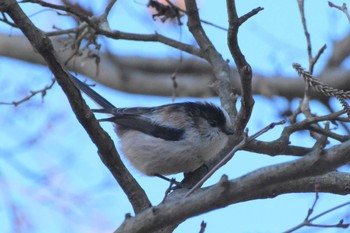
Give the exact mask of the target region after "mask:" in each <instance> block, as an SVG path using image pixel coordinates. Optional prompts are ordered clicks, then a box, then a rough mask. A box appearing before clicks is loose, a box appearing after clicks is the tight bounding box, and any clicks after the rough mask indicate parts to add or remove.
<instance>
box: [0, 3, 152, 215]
mask: <svg viewBox="0 0 350 233" xmlns="http://www.w3.org/2000/svg"><path fill="white" fill-rule="evenodd" d="M0 11H2V12H5V13H7V14H8V15H9V16H10V17H11V18H12V20H13V21H14V23H15V24H16V25H17V26H18V27H19V28H20V29H21V31H22V32H23V33H24V34H25V36H26V37H27V38H28V40H29V41H30V42H31V44H32V46H33V47H34V48H35V49H36V50H37V51H38V53H40V55H41V56H42V57H43V58H44V60H45V61H46V63H47V65H48V66H49V68H50V70H51V71H52V73H53V74H54V76H55V77H56V80H57V82H58V83H59V85H60V86H61V87H62V90H63V91H64V92H65V94H66V95H67V97H68V100H69V102H70V104H71V107H72V109H73V111H74V113H75V114H76V116H77V118H78V120H79V122H80V123H81V124H82V126H83V127H84V128H85V130H86V131H87V133H88V134H89V136H90V137H91V140H92V141H93V142H94V143H95V144H96V146H97V148H98V149H99V154H100V156H101V158H102V160H103V162H104V163H105V165H106V166H107V167H108V169H109V170H110V171H111V173H112V174H113V176H114V177H115V179H116V180H117V181H118V183H119V184H120V186H121V187H122V188H123V190H124V192H125V193H126V195H127V197H128V198H129V200H130V202H131V204H132V206H133V208H134V211H135V212H136V213H139V212H141V211H142V210H144V209H145V208H148V207H149V206H150V205H151V204H150V202H149V200H148V198H147V196H146V194H145V193H144V191H143V189H142V188H141V187H140V185H139V184H138V183H137V182H136V180H135V179H134V178H133V177H132V176H131V174H130V173H129V171H128V170H127V169H126V168H125V166H124V165H123V163H122V161H121V160H120V157H119V155H118V153H117V151H116V149H115V146H114V143H113V141H112V140H111V138H110V137H109V135H108V134H107V133H106V132H105V131H104V130H103V129H102V128H101V126H100V125H99V123H98V122H97V121H96V119H95V117H94V115H93V114H92V112H91V110H90V109H89V107H88V106H87V105H86V103H85V101H84V100H83V99H82V97H81V94H80V92H79V90H78V89H77V88H76V87H75V85H74V83H73V81H72V80H71V78H70V77H69V76H70V74H69V73H67V72H66V70H65V69H64V67H63V66H62V64H61V63H60V62H59V60H58V59H57V57H56V54H55V51H54V49H53V46H52V44H51V41H50V39H49V38H48V37H47V36H45V34H44V33H43V32H42V31H41V30H39V29H38V28H36V27H35V25H33V23H32V22H31V21H30V19H29V18H28V17H27V16H26V15H25V14H24V12H23V11H22V9H21V8H20V7H19V6H18V3H17V2H16V1H15V0H6V1H3V2H1V3H0Z"/></svg>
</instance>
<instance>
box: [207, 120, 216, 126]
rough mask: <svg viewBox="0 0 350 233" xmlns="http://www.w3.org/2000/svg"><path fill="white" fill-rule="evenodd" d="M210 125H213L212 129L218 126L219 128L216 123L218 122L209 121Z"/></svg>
mask: <svg viewBox="0 0 350 233" xmlns="http://www.w3.org/2000/svg"><path fill="white" fill-rule="evenodd" d="M209 125H211V127H216V126H218V124H217V122H216V121H213V120H211V121H209Z"/></svg>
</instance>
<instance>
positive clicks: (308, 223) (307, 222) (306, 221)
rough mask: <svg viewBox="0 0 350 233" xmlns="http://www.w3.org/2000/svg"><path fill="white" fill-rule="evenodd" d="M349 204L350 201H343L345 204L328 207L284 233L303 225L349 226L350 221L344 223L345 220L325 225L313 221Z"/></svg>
mask: <svg viewBox="0 0 350 233" xmlns="http://www.w3.org/2000/svg"><path fill="white" fill-rule="evenodd" d="M347 205H350V201H348V202H345V203H343V204H341V205H338V206H335V207H333V208H330V209H328V210H326V211H324V212H322V213H320V214H318V215H316V216H315V217H312V218H310V219H308V218H307V219H305V220H304V221H303V222H302V223H300V224H298V225H297V226H295V227H293V228H291V229H289V230H287V231H285V232H284V233H291V232H293V231H295V230H298V229H300V228H302V227H304V226H311V227H312V226H314V227H334V228H335V227H339V228H348V227H349V226H350V223H343V220H340V221H339V222H338V223H337V224H333V225H323V224H322V225H321V224H313V223H312V221H314V220H316V219H318V218H320V217H322V216H323V215H326V214H328V213H330V212H333V211H335V210H337V209H340V208H342V207H344V206H347ZM309 217H310V216H309Z"/></svg>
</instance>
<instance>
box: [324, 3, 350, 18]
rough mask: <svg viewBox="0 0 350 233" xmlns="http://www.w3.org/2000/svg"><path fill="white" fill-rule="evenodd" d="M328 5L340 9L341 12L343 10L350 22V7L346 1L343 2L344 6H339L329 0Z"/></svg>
mask: <svg viewBox="0 0 350 233" xmlns="http://www.w3.org/2000/svg"><path fill="white" fill-rule="evenodd" d="M328 6H330V7H334V8H336V9H338V10H340V11H341V12H343V13H344V14H345V15H346V17H347V18H348V21H349V22H350V14H349V11H348V8H347V6H346V3H343V5H342V6H338V5H335V4H334V3H332V2H330V1H328Z"/></svg>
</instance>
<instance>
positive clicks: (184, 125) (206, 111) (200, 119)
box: [72, 75, 233, 176]
mask: <svg viewBox="0 0 350 233" xmlns="http://www.w3.org/2000/svg"><path fill="white" fill-rule="evenodd" d="M72 77H73V78H74V80H75V83H76V85H77V86H78V87H79V88H80V89H81V90H82V91H83V92H85V94H87V95H88V96H89V97H90V98H92V100H94V101H95V102H96V103H97V104H98V105H100V106H101V107H102V109H98V110H93V111H94V112H98V113H108V114H111V115H112V117H110V118H106V119H101V120H100V121H110V122H113V123H114V124H115V126H116V127H115V129H116V133H117V135H118V136H119V138H120V145H121V150H122V152H123V154H124V155H125V156H126V157H127V158H128V160H129V161H130V162H131V164H132V165H133V166H134V167H135V168H137V169H138V170H139V171H141V172H142V173H144V174H146V175H149V176H153V175H169V174H175V173H180V172H191V171H194V170H195V169H197V168H199V167H200V166H201V165H203V164H204V163H205V162H207V161H209V160H210V159H212V158H213V157H215V155H216V154H217V153H218V152H219V151H221V150H222V149H223V148H224V147H225V145H226V143H227V141H228V135H231V134H233V130H232V128H230V126H231V123H230V120H229V118H228V116H227V114H225V112H224V111H223V110H222V109H220V108H219V107H217V106H215V105H213V104H210V103H201V102H185V103H173V104H167V105H162V106H158V107H148V108H147V107H135V108H116V107H115V106H114V105H112V104H111V103H110V102H109V101H107V100H106V99H105V98H103V97H102V96H100V95H99V94H98V93H96V92H95V91H94V90H92V89H91V88H90V87H89V86H87V85H86V84H85V83H83V82H81V81H80V80H78V79H77V78H75V77H74V76H73V75H72Z"/></svg>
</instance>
